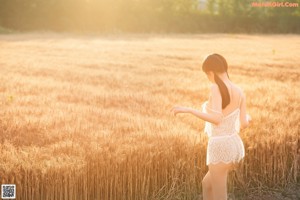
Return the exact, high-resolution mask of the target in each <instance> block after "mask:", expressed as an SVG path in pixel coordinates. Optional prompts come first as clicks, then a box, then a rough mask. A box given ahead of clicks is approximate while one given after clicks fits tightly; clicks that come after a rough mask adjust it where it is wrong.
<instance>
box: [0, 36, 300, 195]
mask: <svg viewBox="0 0 300 200" xmlns="http://www.w3.org/2000/svg"><path fill="white" fill-rule="evenodd" d="M210 53H219V54H221V55H223V56H224V57H225V58H226V59H227V62H228V64H229V71H228V73H229V77H230V79H231V81H232V82H234V83H236V84H237V85H239V86H240V87H241V88H242V89H243V90H244V92H245V94H246V96H247V112H248V113H249V114H250V115H251V117H252V122H251V125H250V126H249V127H248V128H247V129H244V130H241V132H240V135H241V138H242V140H243V141H244V144H245V150H246V151H245V159H244V160H243V161H242V162H241V163H240V165H239V167H238V168H237V169H236V170H234V171H232V172H230V174H229V180H228V187H229V188H228V189H229V190H228V191H229V193H230V195H231V199H239V198H238V197H237V196H234V194H237V193H238V192H239V191H242V193H243V194H244V195H249V194H253V193H257V191H268V190H277V189H281V188H285V187H287V186H288V185H289V184H291V183H293V184H300V156H299V155H300V147H299V146H300V132H299V130H300V127H299V122H300V113H299V111H300V104H299V102H300V94H299V92H300V91H299V88H300V82H299V80H300V55H299V53H300V36H299V35H244V34H203V35H202V34H199V35H197V34H196V35H189V34H170V35H164V34H147V35H140V34H124V35H80V34H77V35H76V34H63V33H61V34H57V33H47V32H46V33H38V32H36V33H22V34H21V33H20V34H8V35H0V131H1V133H0V140H1V143H0V147H1V148H0V151H1V153H0V183H1V184H4V183H7V184H9V183H12V184H16V187H17V199H20V200H33V199H34V200H39V199H40V200H50V199H55V200H67V199H70V200H96V199H99V200H108V199H109V200H144V199H145V200H146V199H149V200H156V199H165V200H170V199H172V200H173V199H178V200H179V199H186V200H194V199H199V197H200V196H201V193H202V191H201V180H202V178H203V177H204V175H205V173H206V172H207V170H208V167H207V166H206V165H205V159H206V146H207V140H208V138H207V136H206V135H205V133H204V132H203V128H204V121H202V120H200V119H199V118H196V117H195V116H192V115H188V114H178V115H177V116H173V115H172V114H171V113H170V109H171V108H172V107H173V106H175V105H182V106H186V107H192V108H194V109H201V104H202V103H203V102H204V101H205V100H207V98H208V95H209V85H210V82H209V81H208V80H207V78H206V76H205V74H204V73H203V72H202V71H201V65H202V61H203V59H204V58H205V56H207V55H208V54H210Z"/></svg>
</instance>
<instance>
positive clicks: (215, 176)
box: [209, 163, 232, 200]
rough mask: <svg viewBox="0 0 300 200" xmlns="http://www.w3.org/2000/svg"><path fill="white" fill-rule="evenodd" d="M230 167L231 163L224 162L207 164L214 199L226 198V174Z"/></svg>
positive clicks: (225, 199)
mask: <svg viewBox="0 0 300 200" xmlns="http://www.w3.org/2000/svg"><path fill="white" fill-rule="evenodd" d="M231 168H232V165H231V164H225V163H218V164H210V165H209V173H210V177H211V180H212V192H213V196H214V200H227V175H228V172H229V170H230V169H231Z"/></svg>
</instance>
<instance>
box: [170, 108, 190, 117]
mask: <svg viewBox="0 0 300 200" xmlns="http://www.w3.org/2000/svg"><path fill="white" fill-rule="evenodd" d="M171 112H172V113H173V115H174V116H176V114H177V113H188V112H189V108H186V107H182V106H174V107H173V108H172V109H171Z"/></svg>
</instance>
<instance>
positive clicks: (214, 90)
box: [210, 83, 221, 96]
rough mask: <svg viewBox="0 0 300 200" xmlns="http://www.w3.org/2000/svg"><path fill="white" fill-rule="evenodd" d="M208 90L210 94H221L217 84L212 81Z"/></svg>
mask: <svg viewBox="0 0 300 200" xmlns="http://www.w3.org/2000/svg"><path fill="white" fill-rule="evenodd" d="M210 91H211V95H212V96H221V92H220V90H219V86H218V85H217V84H216V83H212V84H211V86H210Z"/></svg>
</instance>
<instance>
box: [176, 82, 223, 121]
mask: <svg viewBox="0 0 300 200" xmlns="http://www.w3.org/2000/svg"><path fill="white" fill-rule="evenodd" d="M211 97H212V110H214V113H204V112H200V111H198V110H195V109H192V108H187V107H181V106H175V107H173V108H172V109H171V111H173V112H174V115H176V114H177V113H190V114H193V115H194V116H196V117H198V118H200V119H202V120H204V121H208V122H211V123H214V124H216V125H218V124H219V123H220V122H221V120H222V105H221V100H222V98H221V94H220V91H219V88H218V85H216V84H213V85H212V86H211Z"/></svg>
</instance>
